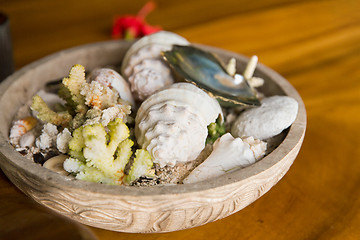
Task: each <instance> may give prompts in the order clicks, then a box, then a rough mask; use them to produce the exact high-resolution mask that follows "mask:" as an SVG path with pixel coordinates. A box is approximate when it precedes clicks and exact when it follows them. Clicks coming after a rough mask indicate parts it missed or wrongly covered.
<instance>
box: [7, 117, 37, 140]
mask: <svg viewBox="0 0 360 240" xmlns="http://www.w3.org/2000/svg"><path fill="white" fill-rule="evenodd" d="M36 123H37V120H36V118H34V117H25V118H22V119H19V120H17V121H15V122H14V124H13V125H12V127H11V129H10V136H9V138H10V143H11V144H13V145H17V144H19V140H20V138H21V136H23V135H24V134H25V133H27V132H29V131H30V130H31V129H33V128H34V127H35V125H36Z"/></svg>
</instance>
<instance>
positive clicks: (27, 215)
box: [0, 0, 360, 240]
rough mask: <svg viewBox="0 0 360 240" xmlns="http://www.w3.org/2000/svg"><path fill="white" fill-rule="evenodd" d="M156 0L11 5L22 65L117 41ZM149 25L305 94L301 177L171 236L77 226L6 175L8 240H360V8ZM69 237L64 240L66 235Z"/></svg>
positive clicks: (304, 4) (221, 13)
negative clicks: (117, 33)
mask: <svg viewBox="0 0 360 240" xmlns="http://www.w3.org/2000/svg"><path fill="white" fill-rule="evenodd" d="M145 2H146V1H126V0H94V1H88V0H77V1H71V0H62V1H47V0H32V1H29V0H16V1H12V0H0V11H3V12H5V13H6V14H7V15H8V16H9V17H10V21H11V32H12V40H13V48H14V59H15V66H16V67H17V68H20V67H22V66H24V65H26V64H28V63H30V62H32V61H34V60H36V59H39V58H41V57H44V56H46V55H48V54H51V53H53V52H56V51H58V50H61V49H64V48H69V47H73V46H77V45H81V44H85V43H90V42H96V41H103V40H109V39H111V37H110V30H111V25H112V20H113V17H114V16H115V15H122V14H128V13H130V14H135V13H136V12H137V10H139V9H140V8H141V6H142V5H143V4H145ZM156 3H157V9H156V10H155V11H154V12H153V13H151V14H150V15H149V16H148V18H147V20H148V22H149V23H151V24H154V25H161V26H162V27H163V28H164V29H165V30H169V31H174V32H176V33H178V34H180V35H183V36H184V37H186V38H187V39H188V40H190V41H191V42H197V43H202V44H207V45H212V46H216V47H220V48H224V49H227V50H230V51H235V52H238V53H242V54H245V55H248V56H251V55H254V54H256V55H258V57H259V60H260V62H262V63H263V64H265V65H267V66H269V67H271V68H273V69H275V70H276V71H277V72H279V73H280V74H281V75H283V76H284V77H285V78H287V79H288V80H289V81H290V82H291V84H292V85H293V86H294V87H295V88H296V89H297V90H298V92H299V93H300V95H301V96H302V98H303V100H304V103H305V106H306V109H307V116H308V125H307V131H306V136H305V140H304V144H303V147H302V149H301V151H300V153H299V155H298V157H297V159H296V160H295V162H294V164H293V166H292V167H291V169H290V171H289V172H288V173H287V174H286V175H285V177H284V178H283V179H282V180H281V181H280V182H279V183H278V184H277V185H276V186H275V187H274V188H272V189H271V190H270V191H269V192H268V193H266V194H265V195H264V196H263V197H262V198H260V199H259V200H257V201H256V202H254V203H253V204H251V205H250V206H248V207H246V208H245V209H243V210H241V211H240V212H238V213H236V214H234V215H231V216H229V217H227V218H225V219H222V220H219V221H216V222H213V223H209V224H206V225H204V226H201V227H197V228H194V229H189V230H183V231H178V232H173V233H164V234H147V235H145V234H127V233H117V232H111V231H106V230H102V229H96V228H90V227H85V226H83V225H79V224H75V223H72V222H68V221H66V220H65V219H63V218H60V217H59V216H56V215H54V214H52V213H50V212H48V211H47V210H45V209H44V208H42V207H40V206H38V205H37V204H35V203H33V202H32V201H31V200H30V199H28V198H27V197H26V196H25V195H23V194H22V193H21V192H20V191H19V190H17V189H16V187H15V186H14V185H12V184H11V182H10V181H9V180H7V178H6V176H5V175H4V174H2V173H1V174H0V239H50V237H51V239H54V238H55V239H65V236H66V237H67V239H91V236H90V234H89V232H88V231H89V230H90V231H91V232H92V233H93V234H94V235H95V236H96V237H97V238H98V239H101V240H107V239H128V240H131V239H143V238H144V239H154V240H155V239H158V240H160V239H174V240H175V239H189V240H191V239H222V240H226V239H299V240H300V239H360V227H359V226H360V188H359V185H360V140H359V139H360V138H359V136H360V127H359V126H360V79H359V77H360V67H359V62H360V14H359V11H360V2H359V1H358V0H343V1H339V0H324V1H299V0H269V1H247V0H213V1H205V0H183V1H166V0H158V1H156ZM55 236H57V238H56V237H55Z"/></svg>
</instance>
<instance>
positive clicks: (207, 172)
mask: <svg viewBox="0 0 360 240" xmlns="http://www.w3.org/2000/svg"><path fill="white" fill-rule="evenodd" d="M265 150H266V143H265V142H262V141H259V140H254V138H247V139H244V140H243V139H241V138H234V137H233V136H231V134H230V133H227V134H225V135H223V136H222V137H221V138H219V139H217V140H216V142H215V143H214V149H213V151H212V153H211V154H210V156H209V157H208V158H207V159H205V161H204V162H203V163H202V164H200V165H199V166H197V167H196V168H195V169H194V170H193V171H192V172H191V173H190V174H189V176H187V177H186V178H185V179H184V180H183V183H194V182H200V181H203V180H206V179H211V178H216V177H218V176H220V175H223V174H225V173H227V172H231V171H233V170H236V169H240V168H244V167H247V166H249V165H251V164H253V163H255V161H257V160H259V159H261V158H262V157H263V156H264V155H265Z"/></svg>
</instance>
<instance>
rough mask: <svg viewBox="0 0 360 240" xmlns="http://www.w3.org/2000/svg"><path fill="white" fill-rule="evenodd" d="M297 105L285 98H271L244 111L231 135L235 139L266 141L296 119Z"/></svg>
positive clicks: (295, 102)
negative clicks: (250, 138)
mask: <svg viewBox="0 0 360 240" xmlns="http://www.w3.org/2000/svg"><path fill="white" fill-rule="evenodd" d="M297 112H298V103H297V101H296V100H295V99H293V98H291V97H287V96H272V97H268V98H265V99H263V100H262V101H261V106H260V107H256V108H251V109H247V110H245V111H244V112H243V113H242V114H241V115H240V116H239V117H238V118H237V120H236V121H235V123H234V124H233V126H232V128H231V133H232V135H233V136H235V137H243V136H253V137H254V138H257V139H261V140H264V139H267V138H270V137H273V136H275V135H277V134H279V133H281V132H282V131H283V130H284V129H286V128H288V127H289V126H290V125H291V124H292V123H293V122H294V121H295V119H296V116H297Z"/></svg>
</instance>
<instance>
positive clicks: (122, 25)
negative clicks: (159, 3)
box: [112, 1, 161, 40]
mask: <svg viewBox="0 0 360 240" xmlns="http://www.w3.org/2000/svg"><path fill="white" fill-rule="evenodd" d="M155 8H156V4H155V2H153V1H150V2H147V3H146V4H145V5H144V6H143V7H142V9H141V10H140V11H139V12H138V14H137V15H136V16H133V15H124V16H119V17H115V19H114V24H113V28H112V37H113V38H115V39H120V38H123V39H129V40H130V39H134V38H137V37H143V36H145V35H148V34H152V33H155V32H158V31H160V30H161V27H159V26H151V25H149V24H147V23H146V21H145V17H146V16H147V15H148V14H149V13H150V12H151V11H153V10H154V9H155Z"/></svg>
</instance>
